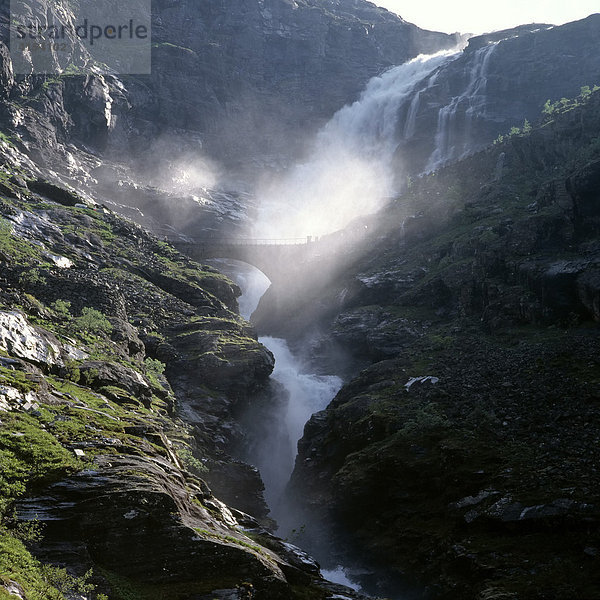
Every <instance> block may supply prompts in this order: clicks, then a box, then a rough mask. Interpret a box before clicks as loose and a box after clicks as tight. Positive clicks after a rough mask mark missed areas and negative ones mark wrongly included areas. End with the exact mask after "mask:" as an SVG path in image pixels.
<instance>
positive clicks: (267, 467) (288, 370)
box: [255, 337, 342, 518]
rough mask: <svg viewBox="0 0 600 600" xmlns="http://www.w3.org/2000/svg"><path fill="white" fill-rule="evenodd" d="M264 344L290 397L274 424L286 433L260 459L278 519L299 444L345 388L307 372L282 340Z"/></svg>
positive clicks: (261, 450)
mask: <svg viewBox="0 0 600 600" xmlns="http://www.w3.org/2000/svg"><path fill="white" fill-rule="evenodd" d="M260 342H261V343H263V344H264V345H265V346H266V347H267V348H268V349H269V350H270V351H271V352H272V353H273V355H274V356H275V369H274V371H273V374H272V376H271V377H272V378H273V379H275V381H278V382H279V383H281V384H282V386H283V387H284V388H285V391H286V392H287V394H288V395H289V398H288V400H287V402H285V403H284V404H283V405H282V406H281V409H280V411H281V412H280V414H278V415H277V418H276V419H275V420H274V421H276V422H277V423H278V424H279V427H280V428H281V429H282V431H280V432H275V435H274V436H273V438H271V439H263V440H262V443H261V444H259V446H258V452H257V456H256V459H255V460H256V461H257V463H258V464H257V465H256V466H257V467H258V468H259V470H260V472H261V475H262V478H263V482H264V484H265V498H266V500H267V504H268V505H269V506H270V507H271V511H272V513H273V514H274V516H275V518H277V517H278V516H279V515H278V513H279V508H280V502H281V499H282V495H283V492H284V490H285V486H286V485H287V482H288V481H289V479H290V476H291V474H292V471H293V469H294V461H295V460H296V454H297V452H298V440H299V439H300V438H301V437H302V432H303V431H304V425H305V424H306V422H307V421H308V420H309V419H310V417H311V416H312V415H313V414H314V413H316V412H319V411H321V410H323V409H324V408H326V407H327V405H328V404H329V403H330V402H331V400H332V399H333V397H334V396H335V395H336V394H337V392H338V390H339V389H340V388H341V387H342V380H341V379H340V378H339V377H336V376H334V375H314V374H311V373H305V372H303V368H302V364H301V363H300V362H299V361H298V359H297V358H296V357H295V356H294V355H293V354H292V353H291V352H290V349H289V347H288V345H287V342H286V341H285V340H282V339H278V338H272V337H263V338H260Z"/></svg>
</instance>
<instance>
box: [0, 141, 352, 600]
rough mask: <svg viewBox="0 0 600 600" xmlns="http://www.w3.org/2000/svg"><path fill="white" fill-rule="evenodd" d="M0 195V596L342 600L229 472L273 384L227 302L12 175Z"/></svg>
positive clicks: (210, 283) (153, 253)
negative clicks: (255, 407) (244, 422)
mask: <svg viewBox="0 0 600 600" xmlns="http://www.w3.org/2000/svg"><path fill="white" fill-rule="evenodd" d="M0 144H1V145H2V148H3V152H4V153H5V155H9V154H10V147H11V142H10V141H9V140H8V139H3V140H2V141H1V142H0ZM1 178H2V183H1V186H2V187H1V194H2V198H1V200H0V268H1V274H0V596H1V597H2V598H7V599H8V598H11V599H14V598H20V599H22V600H23V599H26V600H34V599H40V600H41V599H44V600H46V599H49V598H53V599H56V600H62V599H64V598H75V597H77V598H86V599H94V600H95V599H102V598H103V599H106V598H107V596H108V597H109V598H111V599H114V600H118V599H122V600H125V599H126V598H127V599H131V598H138V599H140V600H142V599H153V600H154V599H156V598H170V599H176V598H179V599H181V600H183V599H188V600H191V598H194V599H200V598H210V599H212V598H215V597H219V598H240V599H241V598H244V599H247V598H265V599H272V598H290V597H292V598H294V597H298V598H300V597H311V598H323V599H325V598H330V597H332V596H333V595H334V594H335V593H343V594H344V596H345V597H346V596H348V595H350V596H352V592H350V591H348V590H345V589H344V588H340V587H336V586H333V587H331V585H329V584H326V583H325V582H324V581H323V580H322V579H321V577H320V576H319V569H318V566H317V565H316V564H315V563H314V561H312V559H310V558H309V557H308V556H306V555H305V554H303V553H302V552H301V551H299V550H298V549H297V548H295V547H294V546H292V545H290V544H288V543H285V542H283V541H282V540H279V539H277V538H276V537H274V536H273V535H272V534H271V533H270V528H271V527H272V525H273V524H272V522H271V521H270V519H269V518H268V515H267V513H268V509H267V507H266V505H265V503H264V499H263V496H262V487H263V486H262V482H261V480H260V475H259V474H258V472H257V471H256V470H255V469H254V468H252V467H250V466H249V465H246V464H244V463H241V462H239V461H236V460H234V459H233V458H232V456H231V447H232V446H233V445H234V444H235V443H236V442H238V443H239V441H240V439H241V438H243V435H244V432H243V431H242V430H241V428H240V426H239V425H238V424H237V421H236V419H235V415H236V413H237V412H238V411H241V410H245V411H248V410H250V408H251V402H252V399H253V397H254V396H255V395H256V394H260V395H261V396H262V397H263V398H265V397H266V398H268V386H269V384H268V377H269V374H270V372H271V370H272V368H273V357H272V355H271V354H270V352H269V351H268V350H267V349H266V348H264V347H263V346H262V345H261V344H259V343H258V341H257V339H256V334H255V332H254V329H253V328H252V326H251V325H250V324H249V323H247V322H245V321H243V320H242V319H241V318H240V317H239V315H238V314H237V302H236V297H237V296H238V295H239V289H238V288H237V286H235V284H233V283H232V282H231V281H229V280H228V279H227V278H226V277H224V276H222V275H220V274H219V273H217V272H216V271H215V270H213V269H211V268H209V267H203V266H201V265H199V264H196V263H194V262H192V261H190V260H189V259H186V258H185V257H184V256H182V255H180V254H179V253H177V252H176V251H175V250H174V249H173V248H172V247H170V246H169V245H167V244H166V243H164V242H161V241H159V240H158V239H156V238H154V237H152V236H151V235H149V234H148V233H147V232H145V231H144V230H142V229H141V228H140V227H139V226H136V225H134V224H132V223H131V222H128V221H126V220H124V219H122V218H121V217H119V216H117V215H116V214H115V213H113V212H112V211H110V210H108V209H106V208H103V207H97V208H96V209H92V208H89V207H86V205H85V204H81V203H78V202H77V201H78V200H79V198H77V197H75V196H73V194H72V193H71V192H69V191H68V190H65V189H61V188H58V187H56V186H52V185H50V184H48V183H47V182H46V183H45V182H41V181H39V180H36V179H35V176H34V175H33V173H31V172H28V171H27V170H26V169H25V168H23V167H22V166H19V167H18V168H11V167H10V166H9V165H8V164H7V163H5V165H4V167H3V170H2V175H1ZM75 204H77V206H75ZM263 402H264V400H263ZM223 499H227V501H228V502H229V505H227V504H225V503H224V502H223ZM248 513H251V514H252V516H250V515H249V514H248Z"/></svg>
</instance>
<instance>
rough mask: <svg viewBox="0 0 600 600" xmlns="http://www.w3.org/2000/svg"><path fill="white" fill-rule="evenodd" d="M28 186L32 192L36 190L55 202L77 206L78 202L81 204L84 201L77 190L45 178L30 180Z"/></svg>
mask: <svg viewBox="0 0 600 600" xmlns="http://www.w3.org/2000/svg"><path fill="white" fill-rule="evenodd" d="M27 187H28V188H29V189H30V190H31V191H32V192H36V193H37V194H40V195H42V196H44V197H45V198H48V199H49V200H53V201H54V202H58V203H59V204H62V205H64V206H75V205H76V204H81V202H82V199H81V198H80V197H79V196H77V194H76V193H75V192H71V191H69V190H66V189H65V188H64V187H59V186H57V185H54V184H53V183H51V182H49V181H45V180H43V179H36V180H34V181H29V182H28V183H27Z"/></svg>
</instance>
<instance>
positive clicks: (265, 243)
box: [169, 237, 314, 246]
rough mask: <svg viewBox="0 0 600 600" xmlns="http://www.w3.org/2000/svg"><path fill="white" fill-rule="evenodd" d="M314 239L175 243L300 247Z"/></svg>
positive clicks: (240, 239)
mask: <svg viewBox="0 0 600 600" xmlns="http://www.w3.org/2000/svg"><path fill="white" fill-rule="evenodd" d="M313 239H314V238H311V237H305V238H282V239H250V238H203V239H190V240H189V241H188V240H186V241H182V240H173V242H175V243H177V244H190V245H198V246H200V245H202V246H300V245H306V244H309V243H311V242H312V241H313ZM169 241H171V240H169Z"/></svg>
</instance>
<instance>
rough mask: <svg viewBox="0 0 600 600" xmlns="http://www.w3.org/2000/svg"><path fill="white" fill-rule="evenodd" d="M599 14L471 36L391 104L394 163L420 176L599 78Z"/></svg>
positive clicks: (483, 144)
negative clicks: (394, 126)
mask: <svg viewBox="0 0 600 600" xmlns="http://www.w3.org/2000/svg"><path fill="white" fill-rule="evenodd" d="M599 31H600V14H596V15H591V16H590V17H588V18H587V19H584V20H582V21H576V22H573V23H568V24H566V25H563V26H560V27H552V26H549V25H541V24H534V25H529V26H522V27H518V28H516V29H512V30H508V31H500V32H496V33H493V34H489V35H483V36H477V37H473V38H471V39H470V40H469V42H468V45H467V47H466V49H465V51H464V52H463V53H462V54H461V55H459V56H458V58H456V59H455V60H452V61H450V62H449V63H447V64H446V65H444V66H443V67H441V68H440V69H438V70H436V71H435V72H434V73H432V74H431V75H430V76H428V77H427V78H426V79H425V80H424V81H422V82H421V83H420V84H419V85H418V86H417V87H416V88H415V90H414V93H413V94H412V95H411V96H410V97H409V98H408V100H407V102H405V103H404V104H403V105H402V106H401V107H400V109H399V115H398V124H399V128H398V132H397V137H398V142H399V146H398V150H397V160H398V163H399V164H400V165H401V166H402V169H403V171H406V170H408V171H409V172H412V173H421V172H423V171H426V170H433V169H435V168H438V167H440V166H442V165H443V164H445V163H448V162H450V161H455V160H457V159H459V158H463V157H464V156H466V155H468V154H469V153H471V152H473V151H475V150H478V149H481V148H483V147H484V146H486V145H488V144H490V143H491V142H492V141H493V140H494V139H496V138H497V137H498V136H499V135H502V134H505V133H507V132H508V131H509V130H510V129H511V127H522V126H523V123H524V121H525V120H526V119H527V120H529V121H535V120H536V119H537V118H538V115H539V114H540V112H541V110H542V108H543V107H544V104H545V102H546V101H547V100H551V101H552V102H555V101H558V100H560V99H561V98H572V97H574V96H576V95H577V94H579V91H580V88H581V87H583V86H593V85H595V84H597V83H598V82H600V58H599V56H598V52H597V51H596V39H597V38H598V33H599Z"/></svg>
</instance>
